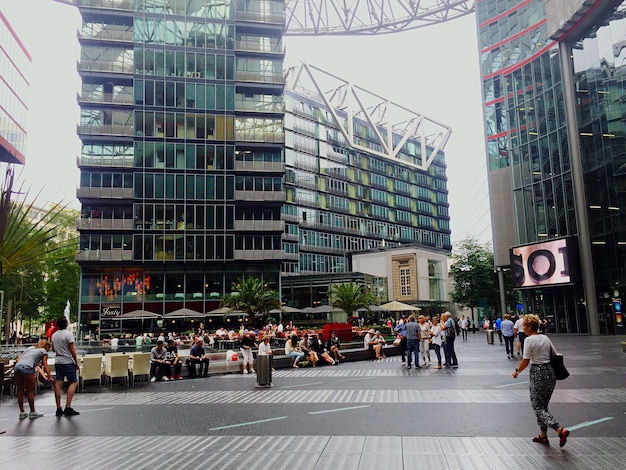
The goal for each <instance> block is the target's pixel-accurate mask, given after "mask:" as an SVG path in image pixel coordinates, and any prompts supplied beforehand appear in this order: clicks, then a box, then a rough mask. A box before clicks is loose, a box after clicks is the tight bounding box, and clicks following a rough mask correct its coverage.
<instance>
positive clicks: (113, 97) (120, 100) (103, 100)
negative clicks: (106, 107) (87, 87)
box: [78, 88, 135, 105]
mask: <svg viewBox="0 0 626 470" xmlns="http://www.w3.org/2000/svg"><path fill="white" fill-rule="evenodd" d="M78 101H79V102H83V103H99V104H118V105H133V104H134V103H135V98H134V96H133V90H132V88H131V89H130V93H116V94H113V93H102V94H100V95H97V94H95V93H90V92H83V93H81V94H79V95H78Z"/></svg>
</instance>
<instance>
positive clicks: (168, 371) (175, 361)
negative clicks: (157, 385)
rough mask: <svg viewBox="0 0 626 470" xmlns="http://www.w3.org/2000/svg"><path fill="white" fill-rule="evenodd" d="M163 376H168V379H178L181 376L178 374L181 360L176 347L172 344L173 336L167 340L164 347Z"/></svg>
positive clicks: (181, 364)
mask: <svg viewBox="0 0 626 470" xmlns="http://www.w3.org/2000/svg"><path fill="white" fill-rule="evenodd" d="M165 350H166V353H165V376H166V377H167V376H169V378H170V380H174V379H177V380H180V379H182V378H183V376H182V375H180V369H181V368H182V366H183V361H181V360H180V358H179V357H178V348H177V347H176V345H175V344H174V338H170V339H168V340H167V348H165Z"/></svg>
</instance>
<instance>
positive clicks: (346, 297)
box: [330, 282, 376, 317]
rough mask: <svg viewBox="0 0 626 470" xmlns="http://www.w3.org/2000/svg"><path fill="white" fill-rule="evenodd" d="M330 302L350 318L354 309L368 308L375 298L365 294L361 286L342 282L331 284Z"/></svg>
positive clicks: (370, 294)
mask: <svg viewBox="0 0 626 470" xmlns="http://www.w3.org/2000/svg"><path fill="white" fill-rule="evenodd" d="M330 300H331V302H332V303H333V305H334V306H335V307H339V308H340V309H341V310H343V311H344V312H346V313H347V314H348V317H351V316H352V315H354V312H355V311H356V309H358V308H361V307H366V308H367V307H369V306H370V305H371V304H373V303H374V301H375V300H376V298H375V297H374V295H373V294H372V293H371V292H366V291H365V289H364V287H363V285H362V284H358V283H354V282H344V283H341V284H333V286H332V287H331V289H330Z"/></svg>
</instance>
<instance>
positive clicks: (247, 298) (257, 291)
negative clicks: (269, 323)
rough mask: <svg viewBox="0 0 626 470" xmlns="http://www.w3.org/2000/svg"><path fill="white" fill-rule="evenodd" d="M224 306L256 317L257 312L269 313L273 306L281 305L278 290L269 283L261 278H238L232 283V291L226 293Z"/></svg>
mask: <svg viewBox="0 0 626 470" xmlns="http://www.w3.org/2000/svg"><path fill="white" fill-rule="evenodd" d="M222 306H224V307H229V308H232V309H234V310H241V311H242V312H245V313H246V314H247V315H248V318H254V315H255V314H256V313H263V314H265V313H267V312H268V311H269V310H271V309H273V308H279V307H280V299H279V295H278V292H276V291H275V290H272V289H270V288H269V287H268V285H267V283H265V282H263V281H262V280H261V279H259V278H253V277H249V278H246V279H242V278H238V279H237V280H236V281H235V282H233V285H232V292H230V293H229V294H226V295H225V296H224V299H223V300H222Z"/></svg>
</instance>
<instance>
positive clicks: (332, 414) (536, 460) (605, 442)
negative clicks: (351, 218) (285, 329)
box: [0, 333, 626, 470]
mask: <svg viewBox="0 0 626 470" xmlns="http://www.w3.org/2000/svg"><path fill="white" fill-rule="evenodd" d="M552 339H553V341H554V343H555V345H556V346H557V349H559V351H560V352H562V353H563V354H564V355H565V359H566V365H567V367H568V369H569V370H570V373H571V376H570V377H569V378H568V379H567V380H565V381H562V382H558V383H557V388H556V390H555V392H554V395H553V397H552V401H551V404H550V410H551V411H552V412H553V413H554V415H555V416H556V417H557V418H558V419H559V420H560V422H561V424H562V425H564V426H566V427H567V428H569V429H570V431H571V435H570V437H569V439H568V442H567V445H566V446H565V447H563V448H559V446H558V437H557V436H556V433H555V432H554V431H552V430H550V431H549V437H550V446H544V445H541V444H536V443H533V442H531V438H532V436H535V435H536V434H537V432H538V427H537V423H536V419H535V416H534V413H533V411H532V408H531V406H530V402H529V394H528V371H524V372H523V373H522V375H521V376H520V377H519V378H518V379H517V380H515V379H513V378H512V377H511V372H512V371H513V370H514V369H515V367H516V365H517V364H518V360H515V361H513V360H510V359H507V357H506V354H505V350H504V346H503V345H500V344H499V341H498V339H497V337H496V342H495V344H491V345H490V344H487V341H486V338H485V335H484V333H482V334H481V333H475V334H471V333H470V335H469V340H468V341H467V342H463V341H461V339H460V338H457V341H456V349H457V356H458V358H459V368H458V369H447V368H444V369H442V370H436V369H434V368H433V367H432V366H431V367H429V368H424V369H421V370H416V369H411V370H408V369H407V368H405V367H404V366H403V364H402V362H401V360H400V357H390V358H387V359H384V360H382V361H378V362H371V361H363V362H353V363H344V364H340V365H339V366H337V367H330V366H327V367H319V368H308V369H293V368H291V369H281V370H278V371H276V372H274V374H273V386H272V387H271V388H268V389H260V388H257V387H256V386H255V385H256V380H255V376H254V375H241V374H237V375H224V376H213V377H210V378H208V379H194V380H189V379H185V380H182V381H175V382H162V383H159V382H155V383H146V384H137V385H136V386H135V387H134V388H131V389H127V388H126V387H124V386H121V385H117V384H116V385H114V386H113V387H112V388H111V387H108V386H107V387H103V388H102V389H101V390H100V389H99V388H98V386H97V385H95V386H89V387H88V388H87V391H86V392H85V393H80V394H77V395H76V397H75V399H74V403H73V407H74V408H75V409H77V410H78V411H80V412H81V414H80V416H76V417H72V418H65V417H64V418H56V417H55V416H54V410H55V407H54V396H53V393H52V391H49V390H48V391H45V392H44V393H41V394H39V395H37V397H36V406H37V409H38V410H39V411H42V412H44V413H45V416H44V417H42V418H38V419H33V420H29V419H25V420H22V421H20V420H18V408H17V404H16V401H15V399H11V398H9V397H7V396H6V395H5V396H4V397H3V399H2V401H1V402H0V432H3V433H2V434H0V468H2V469H10V470H20V469H27V468H37V467H39V466H44V467H45V468H47V469H53V470H55V469H66V468H106V469H118V468H132V469H133V470H138V469H161V468H191V469H221V470H227V469H233V470H239V469H242V470H253V469H259V470H282V469H285V470H308V469H328V470H350V469H353V470H366V469H372V470H387V469H389V470H396V469H398V470H409V469H420V470H430V469H442V470H443V469H477V470H482V469H494V470H500V469H566V470H577V469H626V364H625V360H626V353H623V352H622V347H621V342H622V340H624V339H626V338H624V337H623V336H622V337H589V336H553V337H552ZM431 355H432V357H433V359H434V357H435V354H434V352H431Z"/></svg>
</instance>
